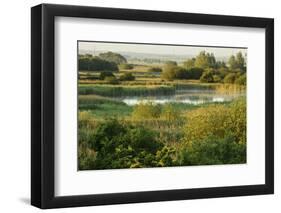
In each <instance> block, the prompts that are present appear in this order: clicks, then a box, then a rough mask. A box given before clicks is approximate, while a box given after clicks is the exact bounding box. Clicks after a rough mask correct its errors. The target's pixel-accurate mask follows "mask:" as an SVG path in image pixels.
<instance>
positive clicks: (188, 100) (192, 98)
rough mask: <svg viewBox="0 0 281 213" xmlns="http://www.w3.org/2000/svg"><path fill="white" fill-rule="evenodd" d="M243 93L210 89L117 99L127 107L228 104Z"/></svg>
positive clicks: (243, 93)
mask: <svg viewBox="0 0 281 213" xmlns="http://www.w3.org/2000/svg"><path fill="white" fill-rule="evenodd" d="M245 95H246V93H245V92H241V91H240V92H231V93H229V92H218V91H216V90H211V89H208V90H206V89H204V90H202V89H188V90H177V91H176V93H175V94H174V95H169V96H141V97H139V96H129V97H123V98H119V100H121V101H122V102H124V103H126V104H127V105H129V106H134V105H136V104H139V103H146V102H152V103H155V104H165V103H184V104H193V105H198V104H204V103H215V102H229V101H232V100H234V99H236V98H239V97H243V96H245Z"/></svg>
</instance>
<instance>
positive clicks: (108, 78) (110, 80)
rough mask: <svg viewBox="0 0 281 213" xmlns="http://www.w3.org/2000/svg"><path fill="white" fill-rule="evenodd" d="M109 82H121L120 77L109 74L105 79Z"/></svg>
mask: <svg viewBox="0 0 281 213" xmlns="http://www.w3.org/2000/svg"><path fill="white" fill-rule="evenodd" d="M104 80H105V81H106V83H108V84H119V81H118V79H117V78H116V77H115V76H108V77H105V79H104Z"/></svg>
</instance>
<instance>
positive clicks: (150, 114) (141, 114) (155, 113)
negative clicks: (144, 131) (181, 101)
mask: <svg viewBox="0 0 281 213" xmlns="http://www.w3.org/2000/svg"><path fill="white" fill-rule="evenodd" d="M160 115H161V106H160V105H158V104H153V103H152V102H146V103H145V102H143V103H140V104H137V105H135V106H134V109H133V113H132V117H133V118H134V119H153V118H159V117H160Z"/></svg>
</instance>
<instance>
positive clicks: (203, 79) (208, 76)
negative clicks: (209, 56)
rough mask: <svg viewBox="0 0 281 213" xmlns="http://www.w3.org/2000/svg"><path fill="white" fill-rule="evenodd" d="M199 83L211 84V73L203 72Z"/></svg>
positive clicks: (212, 79) (212, 80)
mask: <svg viewBox="0 0 281 213" xmlns="http://www.w3.org/2000/svg"><path fill="white" fill-rule="evenodd" d="M200 81H201V82H203V83H212V82H214V78H213V74H212V73H211V72H204V73H203V74H202V76H201V77H200Z"/></svg>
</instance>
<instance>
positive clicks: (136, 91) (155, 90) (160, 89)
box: [79, 84, 175, 97]
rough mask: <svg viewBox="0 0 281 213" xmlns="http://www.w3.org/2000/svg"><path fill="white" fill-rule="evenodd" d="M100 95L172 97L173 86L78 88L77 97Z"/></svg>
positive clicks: (87, 86) (91, 86) (94, 86)
mask: <svg viewBox="0 0 281 213" xmlns="http://www.w3.org/2000/svg"><path fill="white" fill-rule="evenodd" d="M89 94H92V95H100V96H105V97H125V96H140V97H142V96H158V95H163V96H164V95H174V94H175V87H173V86H165V85H160V86H114V85H91V84H90V85H85V86H80V87H79V95H89Z"/></svg>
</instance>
